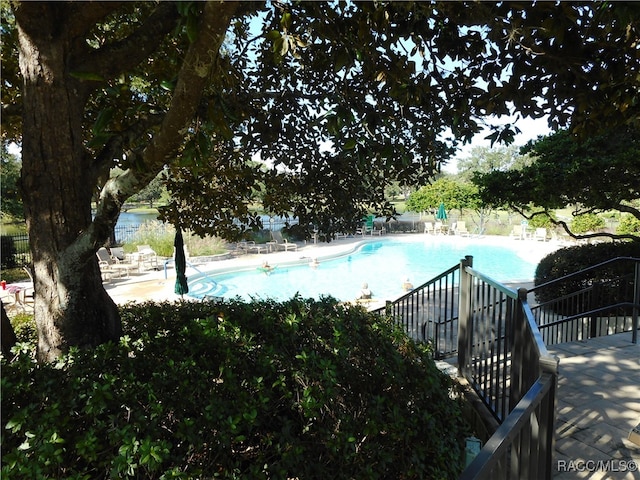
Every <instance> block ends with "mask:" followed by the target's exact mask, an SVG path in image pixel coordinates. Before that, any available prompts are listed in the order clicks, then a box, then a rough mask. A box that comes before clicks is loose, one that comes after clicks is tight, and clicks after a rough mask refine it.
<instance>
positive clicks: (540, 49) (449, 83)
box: [0, 1, 640, 360]
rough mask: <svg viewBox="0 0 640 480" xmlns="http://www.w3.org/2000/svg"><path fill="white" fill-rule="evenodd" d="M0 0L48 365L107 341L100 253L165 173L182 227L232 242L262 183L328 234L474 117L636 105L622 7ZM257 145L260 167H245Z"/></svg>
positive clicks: (630, 39)
mask: <svg viewBox="0 0 640 480" xmlns="http://www.w3.org/2000/svg"><path fill="white" fill-rule="evenodd" d="M9 7H11V9H9ZM0 8H2V35H3V42H2V45H1V48H2V76H1V81H2V88H3V102H2V127H3V128H2V135H3V141H17V142H19V143H21V144H22V162H23V168H22V172H21V186H22V193H23V201H24V205H25V216H26V222H27V228H28V231H29V238H30V248H31V253H32V258H33V263H34V270H35V283H36V289H35V291H36V301H35V318H36V322H37V326H38V337H39V344H38V356H39V358H40V359H42V360H51V359H54V358H55V357H56V356H58V355H59V354H61V353H62V352H64V351H66V350H68V349H69V347H71V346H92V345H96V344H99V343H102V342H105V341H108V340H114V339H117V338H118V337H119V335H120V332H121V326H120V319H119V316H118V311H117V308H116V306H115V304H114V303H113V301H112V300H111V299H110V297H109V296H108V295H107V293H106V292H105V290H104V288H103V286H102V280H101V276H100V271H99V268H98V264H97V261H96V258H95V251H96V250H97V249H98V248H99V247H100V246H101V245H102V244H103V243H104V242H105V241H106V240H107V239H108V236H109V233H110V232H111V231H112V229H113V226H114V225H115V223H116V222H117V219H118V215H119V213H120V210H121V208H122V205H123V203H124V202H125V201H126V199H127V198H129V197H131V196H132V195H134V194H136V193H138V192H139V191H140V190H142V189H143V188H144V187H145V186H146V185H147V184H148V183H149V182H151V180H153V178H155V177H156V175H157V174H158V173H159V172H160V171H161V170H163V169H165V168H166V167H168V168H169V169H170V172H171V175H170V183H169V185H168V188H169V190H170V192H171V194H172V196H173V197H174V198H175V202H174V203H173V204H172V205H170V206H169V207H168V208H166V209H165V210H164V211H163V215H164V216H165V218H166V219H169V220H171V221H172V222H173V223H175V224H176V225H178V226H181V227H188V228H191V229H193V230H194V231H196V232H200V233H213V234H218V235H224V236H226V237H227V238H238V237H239V235H240V234H241V233H242V231H241V229H240V231H239V230H238V229H237V228H235V227H234V225H236V223H235V222H234V220H235V219H241V220H243V225H246V228H252V227H254V226H258V225H259V223H260V221H259V218H258V217H257V216H256V215H255V214H252V213H251V212H250V211H249V208H248V203H249V201H251V199H253V198H254V197H255V189H256V188H257V186H260V188H264V190H265V191H264V196H263V199H264V207H265V208H266V209H267V210H268V211H269V212H271V213H273V214H293V215H295V216H297V217H298V218H299V219H300V221H301V222H302V224H305V223H307V222H308V223H313V224H315V225H318V226H319V227H320V228H321V229H322V230H323V231H325V232H327V233H328V234H330V233H331V232H333V231H338V230H344V228H345V227H346V226H349V225H351V224H353V223H354V222H357V221H358V220H359V218H361V216H362V213H363V212H364V211H366V210H369V209H373V210H375V211H376V212H377V213H381V214H386V215H391V214H393V208H392V206H391V205H390V204H389V203H388V202H387V201H386V200H385V198H384V186H385V185H386V184H388V183H389V182H391V181H393V180H398V181H400V182H401V183H402V184H415V183H417V182H420V181H422V182H424V181H425V180H426V179H427V178H429V177H430V176H431V175H432V174H433V173H434V172H436V171H437V170H438V168H439V165H440V162H442V161H443V160H445V159H446V158H447V157H448V156H449V155H450V154H451V153H452V151H453V148H454V147H455V145H456V141H457V140H462V141H469V140H470V139H471V138H472V137H473V135H474V134H475V133H477V132H478V131H480V130H481V128H482V126H483V124H484V123H485V121H484V119H485V117H486V116H487V115H504V114H511V113H514V109H515V112H518V113H519V114H520V115H522V116H534V117H538V116H542V115H545V114H549V115H550V121H551V122H552V124H554V125H561V126H569V125H571V127H572V128H573V129H574V131H577V132H589V133H591V132H595V131H599V130H601V129H602V128H605V127H606V128H615V127H616V126H618V125H623V124H626V123H628V122H637V121H638V118H639V116H638V109H639V108H640V107H639V106H638V104H637V102H635V100H634V99H635V98H636V92H637V87H638V83H639V82H640V80H639V79H640V75H638V73H639V72H638V62H637V42H638V30H637V29H638V15H637V12H638V8H637V7H636V6H635V5H632V4H626V3H616V2H611V3H602V4H600V3H597V4H588V5H583V4H574V3H569V2H561V3H558V4H552V3H540V2H537V3H534V4H531V5H529V6H525V7H523V6H522V5H520V4H518V5H513V6H512V5H511V4H509V3H508V2H503V3H499V4H492V3H486V2H478V3H472V4H464V5H463V4H457V3H449V2H443V3H427V2H387V3H357V4H337V3H336V4H334V3H325V2H300V3H295V4H291V5H288V4H284V3H275V2H274V3H269V4H262V3H257V2H251V3H241V2H213V1H209V2H176V3H173V2H160V3H156V2H123V3H120V2H91V3H86V2H19V1H15V2H3V3H2V5H1V7H0ZM18 57H19V58H18ZM594 58H597V59H598V63H597V64H594V60H593V59H594ZM452 61H453V66H452ZM634 102H635V103H634ZM515 133H517V132H516V130H515V129H514V128H513V126H511V125H506V126H495V127H494V128H493V130H492V133H491V134H490V138H491V139H492V140H493V141H509V140H512V139H513V136H514V135H515ZM322 145H330V148H324V149H323V148H321V146H322ZM256 155H259V156H260V157H261V158H262V159H263V160H264V161H266V162H268V163H267V164H268V165H270V166H271V167H272V168H268V169H256V168H253V167H251V166H250V164H249V160H251V159H253V158H255V156H256ZM113 167H120V168H122V169H123V172H122V173H121V174H119V175H115V176H110V174H109V172H110V170H111V169H112V168H113ZM45 172H46V173H45ZM262 186H263V187H262ZM96 192H98V193H97V195H98V202H97V209H96V214H95V216H92V211H91V200H92V199H93V198H94V196H95V195H96Z"/></svg>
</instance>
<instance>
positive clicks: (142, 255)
mask: <svg viewBox="0 0 640 480" xmlns="http://www.w3.org/2000/svg"><path fill="white" fill-rule="evenodd" d="M143 267H148V268H152V269H154V270H156V269H157V268H158V254H157V253H156V252H155V251H154V250H153V249H152V248H151V246H150V245H138V270H141V269H142V268H143Z"/></svg>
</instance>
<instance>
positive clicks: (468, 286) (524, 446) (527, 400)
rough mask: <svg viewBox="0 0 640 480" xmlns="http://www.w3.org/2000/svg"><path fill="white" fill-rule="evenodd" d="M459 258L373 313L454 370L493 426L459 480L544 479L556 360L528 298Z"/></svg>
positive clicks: (550, 437)
mask: <svg viewBox="0 0 640 480" xmlns="http://www.w3.org/2000/svg"><path fill="white" fill-rule="evenodd" d="M472 266H473V258H472V257H471V256H467V257H465V258H464V259H463V260H462V261H461V262H460V265H459V266H455V267H452V268H451V269H449V270H447V271H446V272H444V273H443V274H442V275H440V276H438V277H436V278H434V279H432V280H431V281H429V282H427V283H426V284H425V285H422V286H421V287H419V288H417V289H416V290H414V291H413V292H411V293H410V294H407V295H405V296H404V297H402V298H400V299H398V300H397V301H395V302H393V303H388V304H387V305H386V306H385V308H384V309H380V310H377V311H376V313H378V314H385V315H388V316H390V318H392V319H393V320H394V321H395V322H397V323H398V324H400V325H402V326H403V327H404V328H405V330H406V331H407V333H408V334H409V335H411V336H412V337H413V338H415V339H416V340H419V341H430V342H431V343H432V344H433V349H434V356H435V357H439V358H442V357H446V356H452V355H454V354H455V353H457V354H458V368H459V371H460V374H461V375H462V376H464V377H465V379H466V380H467V381H468V382H469V385H470V386H471V387H472V388H473V390H474V391H475V392H476V394H477V395H478V398H480V399H481V400H482V402H483V403H484V405H485V406H486V407H487V409H488V410H489V412H491V413H492V414H493V416H494V417H495V418H496V420H497V422H498V423H499V424H500V426H499V427H498V429H497V430H496V432H495V433H494V434H493V435H492V436H491V438H490V439H489V441H488V442H487V443H486V444H485V445H484V447H483V448H482V450H481V451H480V454H479V455H478V456H477V457H476V459H475V460H474V461H473V462H472V463H471V464H470V465H469V466H468V467H467V468H466V469H465V471H464V472H463V475H462V477H461V478H463V479H494V478H498V479H500V478H505V479H506V478H551V471H552V455H553V442H554V435H555V431H554V419H555V394H556V388H557V360H556V359H555V358H553V357H551V356H549V354H548V353H547V350H546V347H545V345H544V343H543V342H542V337H541V335H540V332H539V331H538V328H537V326H536V323H535V320H534V318H533V315H532V313H531V309H530V308H529V306H528V304H527V300H526V299H527V291H526V290H521V291H519V292H516V291H514V290H511V289H509V288H507V287H505V286H503V285H501V284H500V283H498V282H495V281H494V280H492V279H491V278H489V277H487V276H485V275H483V274H481V273H480V272H477V271H475V270H473V268H472Z"/></svg>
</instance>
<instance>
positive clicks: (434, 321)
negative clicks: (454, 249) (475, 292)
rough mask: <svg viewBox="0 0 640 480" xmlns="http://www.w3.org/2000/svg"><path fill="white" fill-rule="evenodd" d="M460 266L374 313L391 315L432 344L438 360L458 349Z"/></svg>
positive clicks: (410, 334) (410, 331)
mask: <svg viewBox="0 0 640 480" xmlns="http://www.w3.org/2000/svg"><path fill="white" fill-rule="evenodd" d="M459 283H460V267H459V266H458V265H456V266H454V267H451V268H450V269H449V270H447V271H445V272H443V273H441V274H440V275H438V276H437V277H435V278H433V279H431V280H429V281H428V282H426V283H425V284H423V285H420V286H419V287H417V288H415V289H414V290H412V291H411V292H409V293H407V294H406V295H404V296H402V297H400V298H399V299H397V300H395V301H394V302H390V301H389V302H387V304H386V306H385V307H384V308H381V309H378V310H376V311H375V313H378V314H381V315H389V316H391V317H392V318H393V319H394V320H395V322H396V323H398V324H399V325H401V326H402V327H403V329H404V330H405V332H406V333H407V334H408V335H409V336H410V337H411V338H413V339H414V340H416V341H420V342H428V343H431V345H432V348H433V352H434V356H435V358H436V359H443V358H446V357H449V356H451V355H454V354H455V353H456V352H457V349H458V344H457V336H458V285H459Z"/></svg>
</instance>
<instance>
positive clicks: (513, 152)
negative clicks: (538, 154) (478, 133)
mask: <svg viewBox="0 0 640 480" xmlns="http://www.w3.org/2000/svg"><path fill="white" fill-rule="evenodd" d="M518 151H519V147H518V146H516V145H509V146H503V145H496V146H493V147H486V146H479V147H473V148H472V149H471V151H470V152H469V155H467V156H466V157H463V158H461V159H459V160H458V177H459V178H460V179H462V180H464V181H468V182H470V181H471V180H472V179H473V176H474V175H475V174H476V173H490V172H495V171H505V170H510V169H521V168H523V167H525V166H526V165H529V164H530V163H531V158H530V157H529V156H528V155H520V154H519V153H518Z"/></svg>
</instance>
